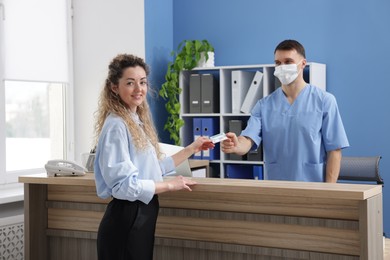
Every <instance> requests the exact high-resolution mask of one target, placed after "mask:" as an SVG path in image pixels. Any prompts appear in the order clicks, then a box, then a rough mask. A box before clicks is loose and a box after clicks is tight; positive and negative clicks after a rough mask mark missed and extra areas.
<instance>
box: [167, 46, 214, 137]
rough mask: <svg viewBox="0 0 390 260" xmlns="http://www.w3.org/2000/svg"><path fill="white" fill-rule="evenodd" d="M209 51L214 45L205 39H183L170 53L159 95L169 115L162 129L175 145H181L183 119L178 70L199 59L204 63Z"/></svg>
mask: <svg viewBox="0 0 390 260" xmlns="http://www.w3.org/2000/svg"><path fill="white" fill-rule="evenodd" d="M210 53H212V54H214V47H213V46H212V45H211V44H210V43H209V42H208V41H207V40H202V41H199V40H184V41H182V42H181V43H180V44H179V46H178V48H177V51H172V53H171V56H172V57H173V62H169V63H168V68H167V72H166V74H165V83H164V84H163V85H162V86H161V89H160V91H159V95H160V96H161V97H162V98H164V100H167V103H166V104H165V108H166V110H167V112H168V114H169V116H168V118H167V121H166V123H165V125H164V130H168V132H169V136H170V139H171V140H173V141H174V143H175V144H176V145H181V141H180V128H181V127H182V126H183V125H184V121H183V119H181V118H180V102H179V94H180V93H181V91H182V89H181V88H180V86H179V75H180V72H181V71H182V70H191V69H193V68H195V67H197V66H198V63H199V61H201V62H203V64H204V63H205V62H207V61H208V60H209V54H210ZM203 59H204V60H203Z"/></svg>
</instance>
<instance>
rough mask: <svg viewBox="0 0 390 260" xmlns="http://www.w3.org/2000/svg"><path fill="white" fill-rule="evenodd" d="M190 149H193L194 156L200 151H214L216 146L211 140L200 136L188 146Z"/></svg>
mask: <svg viewBox="0 0 390 260" xmlns="http://www.w3.org/2000/svg"><path fill="white" fill-rule="evenodd" d="M188 147H189V148H190V149H191V151H192V154H194V153H197V152H199V151H204V150H208V149H214V147H215V144H213V142H212V141H211V140H210V139H209V138H207V137H204V136H200V137H198V138H197V139H196V140H195V141H194V142H192V143H191V144H190V145H188Z"/></svg>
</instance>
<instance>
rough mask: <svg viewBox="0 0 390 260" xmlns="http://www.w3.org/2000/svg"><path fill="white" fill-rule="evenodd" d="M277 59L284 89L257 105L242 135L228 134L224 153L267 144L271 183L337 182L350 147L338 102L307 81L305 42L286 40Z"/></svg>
mask: <svg viewBox="0 0 390 260" xmlns="http://www.w3.org/2000/svg"><path fill="white" fill-rule="evenodd" d="M274 55H275V65H276V67H275V72H274V75H275V76H276V77H278V79H279V80H280V82H281V83H282V86H281V87H280V88H278V89H276V90H275V91H274V92H273V93H272V94H270V95H268V96H266V97H264V98H263V99H261V100H259V101H258V102H257V104H256V105H255V107H254V108H253V110H252V111H251V117H250V118H249V121H248V124H247V127H246V129H245V130H244V131H242V132H241V135H240V136H238V137H237V136H236V135H235V134H234V133H227V134H226V135H227V137H228V139H227V140H225V141H223V142H222V145H221V148H222V151H223V152H225V153H236V154H239V155H243V154H246V153H248V151H249V150H251V149H257V147H258V146H259V145H260V143H261V142H262V143H263V150H264V155H265V159H264V163H265V169H266V171H265V172H266V175H265V179H268V180H291V181H310V182H336V181H337V179H338V176H339V172H340V161H341V149H343V148H346V147H348V146H349V143H348V139H347V135H346V133H345V130H344V126H343V123H342V120H341V116H340V113H339V110H338V107H337V102H336V99H335V97H334V96H333V95H332V94H330V93H328V92H325V91H323V90H321V89H319V88H317V87H315V86H313V85H310V84H308V83H306V82H305V80H304V79H303V69H304V68H305V65H306V62H307V61H306V56H305V49H304V47H303V46H302V45H301V44H300V43H299V42H297V41H295V40H285V41H283V42H281V43H280V44H279V45H278V46H277V47H276V49H275V52H274Z"/></svg>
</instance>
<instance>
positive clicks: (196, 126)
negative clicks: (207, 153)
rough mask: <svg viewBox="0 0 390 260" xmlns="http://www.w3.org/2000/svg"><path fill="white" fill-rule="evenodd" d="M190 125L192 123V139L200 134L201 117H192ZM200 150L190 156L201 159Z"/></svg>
mask: <svg viewBox="0 0 390 260" xmlns="http://www.w3.org/2000/svg"><path fill="white" fill-rule="evenodd" d="M192 123H193V124H192V125H193V136H194V141H195V140H196V139H197V138H198V137H199V136H202V119H201V118H193V119H192ZM202 157H203V156H202V151H199V152H197V153H195V154H194V155H193V157H192V158H194V159H202Z"/></svg>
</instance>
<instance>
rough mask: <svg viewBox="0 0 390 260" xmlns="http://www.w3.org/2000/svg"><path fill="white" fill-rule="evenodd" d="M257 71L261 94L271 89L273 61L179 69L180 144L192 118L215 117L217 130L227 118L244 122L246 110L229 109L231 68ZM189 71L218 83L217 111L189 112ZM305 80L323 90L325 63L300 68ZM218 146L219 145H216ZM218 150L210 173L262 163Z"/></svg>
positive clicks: (190, 137) (224, 128)
mask: <svg viewBox="0 0 390 260" xmlns="http://www.w3.org/2000/svg"><path fill="white" fill-rule="evenodd" d="M234 70H245V71H261V72H262V73H263V88H262V90H263V97H265V96H267V95H269V94H270V93H272V92H273V91H274V90H275V88H276V87H279V86H276V87H275V85H276V84H275V77H274V75H273V73H274V70H275V65H274V64H259V65H243V66H220V67H212V68H195V69H193V70H191V71H183V72H182V73H181V75H180V87H181V89H182V93H181V94H180V97H179V98H180V103H181V118H182V119H183V120H184V122H185V124H184V126H183V127H182V128H181V130H180V136H181V140H182V145H183V146H185V145H188V144H190V143H191V142H192V141H193V138H194V137H193V119H194V118H197V117H202V118H217V119H216V120H217V121H218V122H219V132H227V131H228V122H229V120H242V121H244V122H246V121H247V120H248V119H249V116H250V115H249V114H243V113H232V83H231V81H232V76H231V75H232V71H234ZM191 74H212V75H213V76H214V78H215V79H216V81H217V82H218V83H217V84H218V85H219V111H217V113H211V114H210V113H196V114H194V113H189V79H190V75H191ZM304 78H305V80H306V82H308V83H310V84H313V85H315V86H317V87H319V88H321V89H324V90H326V65H325V64H321V63H315V62H308V63H307V65H306V67H305V69H304ZM218 149H219V148H218ZM218 152H219V159H218V160H211V161H210V168H211V175H212V176H211V177H217V178H218V177H219V178H225V171H226V165H227V164H250V165H263V161H245V160H239V161H236V160H228V155H227V154H224V153H222V152H221V151H218Z"/></svg>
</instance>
